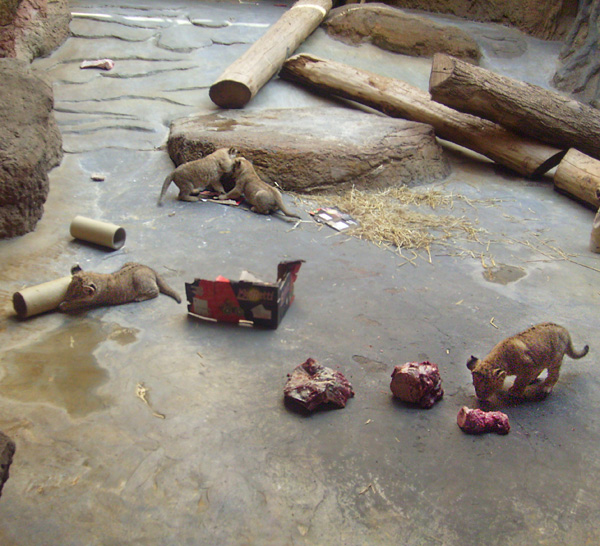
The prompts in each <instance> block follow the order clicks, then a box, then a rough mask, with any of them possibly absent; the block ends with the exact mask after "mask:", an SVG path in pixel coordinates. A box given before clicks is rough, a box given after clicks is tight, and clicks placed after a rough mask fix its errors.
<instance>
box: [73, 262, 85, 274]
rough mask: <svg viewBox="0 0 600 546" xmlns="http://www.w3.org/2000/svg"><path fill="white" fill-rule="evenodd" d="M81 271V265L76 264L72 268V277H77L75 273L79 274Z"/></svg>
mask: <svg viewBox="0 0 600 546" xmlns="http://www.w3.org/2000/svg"><path fill="white" fill-rule="evenodd" d="M80 271H83V269H81V266H80V265H79V264H75V265H74V266H73V267H72V268H71V275H75V273H79V272H80Z"/></svg>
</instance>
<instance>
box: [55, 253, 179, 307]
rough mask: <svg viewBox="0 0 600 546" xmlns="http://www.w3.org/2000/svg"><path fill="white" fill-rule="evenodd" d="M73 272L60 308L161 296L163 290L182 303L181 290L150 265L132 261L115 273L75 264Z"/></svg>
mask: <svg viewBox="0 0 600 546" xmlns="http://www.w3.org/2000/svg"><path fill="white" fill-rule="evenodd" d="M71 273H72V274H73V278H72V279H71V284H69V287H68V288H67V294H66V295H65V299H64V301H63V302H61V304H60V305H59V306H58V309H59V311H64V312H66V313H68V312H71V311H79V310H80V309H87V308H88V307H95V306H98V305H119V304H121V303H129V302H132V301H144V300H149V299H152V298H156V297H158V294H159V292H162V293H163V294H166V295H167V296H171V297H172V298H173V299H174V300H175V301H176V302H177V303H181V297H180V296H179V294H178V293H177V292H175V290H173V289H172V288H171V287H170V286H169V285H168V284H167V283H166V282H165V281H164V280H163V279H162V277H161V276H160V275H159V274H158V273H157V272H156V271H154V269H151V268H150V267H148V266H146V265H142V264H136V263H133V262H129V263H126V264H124V265H123V267H121V269H119V270H118V271H116V272H115V273H108V274H106V273H93V272H91V271H82V270H81V268H80V267H79V266H75V267H74V268H73V269H71Z"/></svg>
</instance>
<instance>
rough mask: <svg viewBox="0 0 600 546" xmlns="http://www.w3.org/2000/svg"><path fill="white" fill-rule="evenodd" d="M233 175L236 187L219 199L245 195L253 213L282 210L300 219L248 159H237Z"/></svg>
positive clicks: (234, 163)
mask: <svg viewBox="0 0 600 546" xmlns="http://www.w3.org/2000/svg"><path fill="white" fill-rule="evenodd" d="M232 174H233V178H234V179H235V187H234V188H233V189H232V190H231V191H230V192H228V193H226V194H224V195H220V196H219V199H236V198H238V197H242V195H243V196H244V198H245V199H246V201H248V203H250V205H251V208H250V210H251V211H253V212H258V213H260V214H270V213H271V212H277V211H278V210H280V211H281V212H283V214H285V215H286V216H293V217H294V218H300V216H298V215H297V214H294V213H292V212H289V211H288V210H287V209H286V208H285V205H284V204H283V199H282V198H281V193H279V190H278V189H277V188H274V187H273V186H269V184H267V183H266V182H263V181H262V180H261V179H260V177H259V176H258V175H257V174H256V171H255V170H254V167H253V165H252V163H250V161H248V160H247V159H245V158H243V157H241V158H238V159H236V160H235V161H234V162H233V169H232Z"/></svg>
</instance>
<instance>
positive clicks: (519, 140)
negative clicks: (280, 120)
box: [279, 54, 565, 177]
mask: <svg viewBox="0 0 600 546" xmlns="http://www.w3.org/2000/svg"><path fill="white" fill-rule="evenodd" d="M279 76H280V77H281V78H284V79H286V80H290V81H294V82H297V83H301V84H303V85H306V86H308V87H310V88H312V89H314V90H316V91H318V92H321V93H327V94H332V95H335V96H338V97H343V98H346V99H350V100H353V101H356V102H359V103H361V104H365V105H367V106H370V107H371V108H374V109H376V110H379V111H381V112H383V113H385V114H387V115H389V116H392V117H400V118H405V119H408V120H411V121H418V122H421V123H428V124H429V125H432V126H433V128H434V130H435V133H436V135H437V136H438V137H440V138H443V139H445V140H449V141H451V142H454V143H456V144H459V145H461V146H464V147H465V148H469V149H470V150H473V151H475V152H478V153H480V154H482V155H484V156H486V157H488V158H490V159H492V160H493V161H495V162H497V163H499V164H501V165H504V166H506V167H508V168H510V169H512V170H513V171H516V172H518V173H519V174H522V175H524V176H529V177H536V176H540V175H542V174H544V173H545V172H546V171H548V170H549V169H551V168H552V167H555V166H556V165H557V164H558V162H559V161H560V160H561V158H562V157H563V155H564V154H565V151H562V150H559V149H556V148H553V147H550V146H547V145H546V144H542V143H540V142H536V141H532V140H531V139H528V138H525V137H521V136H519V135H516V134H515V133H512V132H511V131H508V130H507V129H504V128H503V127H500V126H499V125H497V124H495V123H492V122H491V121H487V120H482V119H480V118H477V117H475V116H471V115H469V114H463V113H461V112H457V111H456V110H453V109H452V108H448V107H447V106H444V105H442V104H439V103H437V102H434V101H432V100H431V97H430V96H429V93H427V92H426V91H422V90H421V89H418V88H416V87H413V86H411V85H409V84H407V83H405V82H403V81H400V80H397V79H394V78H388V77H384V76H379V75H377V74H373V73H371V72H367V71H364V70H360V69H358V68H354V67H351V66H348V65H346V64H342V63H338V62H335V61H330V60H325V59H319V58H317V57H313V56H312V55H307V54H301V55H295V56H294V57H291V58H290V59H288V60H287V61H286V62H285V63H284V65H283V68H282V70H281V72H280V73H279Z"/></svg>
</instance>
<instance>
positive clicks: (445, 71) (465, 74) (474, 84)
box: [429, 53, 600, 159]
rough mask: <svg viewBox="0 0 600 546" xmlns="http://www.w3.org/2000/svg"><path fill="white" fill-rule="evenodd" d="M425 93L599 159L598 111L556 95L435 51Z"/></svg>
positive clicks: (442, 101) (536, 137)
mask: <svg viewBox="0 0 600 546" xmlns="http://www.w3.org/2000/svg"><path fill="white" fill-rule="evenodd" d="M429 92H430V93H431V97H432V98H433V100H435V101H437V102H440V103H442V104H445V105H446V106H450V107H451V108H455V109H456V110H460V111H461V112H466V113H468V114H473V115H475V116H480V117H482V118H485V119H488V120H490V121H493V122H495V123H499V124H500V125H502V126H504V127H506V128H508V129H511V130H513V131H515V132H517V133H520V134H524V135H528V136H529V137H532V138H535V139H538V140H541V141H542V142H546V143H547V144H550V145H551V146H556V147H557V148H563V149H569V148H577V149H578V150H580V151H581V152H584V153H586V154H588V155H591V156H592V157H595V158H597V159H600V111H599V110H597V109H595V108H592V107H590V106H587V105H585V104H582V103H580V102H578V101H576V100H573V99H570V98H568V97H566V96H564V95H561V94H559V93H555V92H553V91H548V90H547V89H543V88H542V87H539V86H537V85H532V84H529V83H525V82H522V81H518V80H514V79H512V78H507V77H505V76H500V75H499V74H495V73H494V72H491V71H490V70H486V69H485V68H481V67H478V66H473V65H471V64H469V63H466V62H464V61H461V60H460V59H456V58H455V57H450V56H449V55H444V54H440V53H437V54H436V55H434V57H433V63H432V67H431V77H430V80H429Z"/></svg>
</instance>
